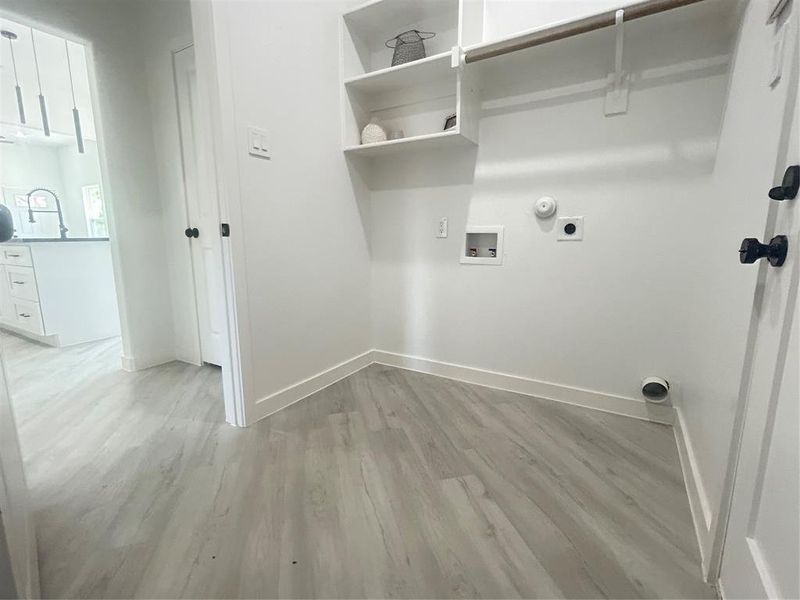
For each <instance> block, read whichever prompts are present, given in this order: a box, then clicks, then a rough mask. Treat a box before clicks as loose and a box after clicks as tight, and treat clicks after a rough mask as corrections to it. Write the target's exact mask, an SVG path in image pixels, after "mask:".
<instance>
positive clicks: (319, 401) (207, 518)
mask: <svg viewBox="0 0 800 600" xmlns="http://www.w3.org/2000/svg"><path fill="white" fill-rule="evenodd" d="M2 344H3V349H4V354H5V357H6V361H7V364H8V372H9V379H10V384H11V389H12V399H13V403H14V407H15V411H16V414H17V420H18V425H19V428H20V438H21V443H22V450H23V454H24V457H25V461H26V467H27V472H28V482H29V485H30V487H31V492H32V501H33V503H34V506H35V515H36V523H37V528H38V529H37V534H38V541H39V553H40V566H41V578H42V590H43V594H44V596H46V597H54V598H55V597H60V598H65V597H70V598H72V597H91V598H133V597H137V598H277V597H281V598H315V597H316V598H714V597H715V594H714V590H713V589H712V588H711V587H709V586H708V585H706V584H704V583H703V582H702V580H701V577H700V571H699V557H698V551H697V547H696V541H695V538H694V532H693V529H692V523H691V516H690V513H689V506H688V501H687V498H686V491H685V489H684V486H683V480H682V477H681V471H680V464H679V462H678V454H677V449H676V447H675V442H674V439H673V434H672V431H671V429H670V428H668V427H665V426H662V425H656V424H652V423H646V422H642V421H637V420H633V419H628V418H625V417H619V416H615V415H609V414H603V413H598V412H595V411H591V410H588V409H583V408H579V407H574V406H568V405H563V404H557V403H553V402H550V401H546V400H538V399H536V398H530V397H526V396H521V395H519V394H514V393H511V392H504V391H499V390H492V389H488V388H482V387H479V386H474V385H469V384H465V383H460V382H455V381H449V380H446V379H442V378H437V377H432V376H429V375H423V374H420V373H415V372H411V371H404V370H400V369H395V368H391V367H385V366H380V365H371V366H370V367H367V368H366V369H363V370H361V371H359V372H358V373H356V374H354V375H351V376H350V377H348V378H346V379H344V380H342V381H339V382H337V383H335V384H333V385H332V386H330V387H328V388H326V389H325V390H322V391H321V392H318V393H317V394H314V395H313V396H311V397H309V398H307V399H305V400H303V401H302V402H299V403H297V404H295V405H292V406H291V407H289V408H287V409H286V410H284V411H281V412H279V413H277V414H276V415H273V416H272V417H270V418H268V419H266V420H264V421H262V422H260V423H257V424H256V425H254V426H253V427H250V428H248V429H235V428H233V427H230V426H228V425H226V424H225V423H224V417H223V406H222V400H221V391H220V372H219V369H216V368H214V367H194V366H190V365H185V364H181V363H172V364H168V365H164V366H160V367H156V368H153V369H148V370H145V371H141V372H138V373H126V372H124V371H122V370H121V369H120V368H119V354H120V346H119V341H118V340H107V341H104V342H99V343H94V344H85V345H82V346H76V347H73V348H68V349H54V348H47V347H44V346H40V345H38V344H35V343H32V342H29V341H27V340H24V339H22V338H19V337H16V336H13V335H8V334H2Z"/></svg>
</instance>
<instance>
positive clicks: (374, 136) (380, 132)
mask: <svg viewBox="0 0 800 600" xmlns="http://www.w3.org/2000/svg"><path fill="white" fill-rule="evenodd" d="M387 137H388V136H387V135H386V130H385V129H384V128H383V127H381V126H380V125H378V124H377V123H370V124H369V125H367V126H366V127H364V130H363V131H362V132H361V143H362V144H374V143H376V142H385V141H386V140H387Z"/></svg>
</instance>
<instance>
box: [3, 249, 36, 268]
mask: <svg viewBox="0 0 800 600" xmlns="http://www.w3.org/2000/svg"><path fill="white" fill-rule="evenodd" d="M1 248H2V250H0V262H2V263H3V264H4V265H20V266H23V267H32V266H33V260H31V249H30V248H28V247H27V246H2V247H1Z"/></svg>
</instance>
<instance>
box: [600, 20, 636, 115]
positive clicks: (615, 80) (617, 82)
mask: <svg viewBox="0 0 800 600" xmlns="http://www.w3.org/2000/svg"><path fill="white" fill-rule="evenodd" d="M624 21H625V11H624V10H622V9H620V10H618V11H617V12H616V14H615V15H614V30H615V32H616V34H617V44H616V51H615V54H614V72H613V73H609V75H608V89H607V90H606V103H605V113H606V116H607V117H608V116H611V115H621V114H624V113H626V112H628V92H629V90H630V80H629V78H628V74H627V73H625V72H624V71H623V70H622V55H623V50H624V43H625V29H624V27H625V25H624Z"/></svg>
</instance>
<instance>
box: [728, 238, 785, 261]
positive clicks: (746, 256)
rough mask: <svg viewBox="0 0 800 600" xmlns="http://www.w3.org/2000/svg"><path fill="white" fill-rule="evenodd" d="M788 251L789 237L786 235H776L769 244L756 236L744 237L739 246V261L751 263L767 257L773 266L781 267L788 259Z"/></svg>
mask: <svg viewBox="0 0 800 600" xmlns="http://www.w3.org/2000/svg"><path fill="white" fill-rule="evenodd" d="M788 251H789V238H787V237H786V236H785V235H776V236H775V237H774V238H772V239H771V240H770V242H769V244H762V243H761V242H759V241H758V240H757V239H756V238H744V240H742V245H741V247H740V248H739V262H740V263H742V264H751V263H754V262H756V261H757V260H758V259H760V258H766V259H767V260H769V264H771V265H772V266H773V267H780V266H782V265H783V263H784V262H785V261H786V254H787V253H788Z"/></svg>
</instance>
